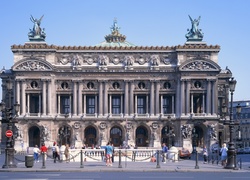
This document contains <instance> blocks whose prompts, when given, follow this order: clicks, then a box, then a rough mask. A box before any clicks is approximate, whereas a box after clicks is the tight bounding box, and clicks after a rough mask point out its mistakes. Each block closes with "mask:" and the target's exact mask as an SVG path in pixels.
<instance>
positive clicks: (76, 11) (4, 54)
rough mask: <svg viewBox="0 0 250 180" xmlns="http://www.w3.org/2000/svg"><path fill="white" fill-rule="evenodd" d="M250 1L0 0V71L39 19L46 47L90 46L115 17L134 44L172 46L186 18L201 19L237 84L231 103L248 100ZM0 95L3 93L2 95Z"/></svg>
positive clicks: (182, 35)
mask: <svg viewBox="0 0 250 180" xmlns="http://www.w3.org/2000/svg"><path fill="white" fill-rule="evenodd" d="M249 7H250V1H248V0H231V1H228V0H209V1H205V0H204V1H202V0H174V1H173V0H123V1H122V0H91V1H88V0H43V1H34V0H32V1H31V0H25V1H20V0H8V1H0V22H1V30H0V68H2V67H3V66H5V68H7V69H8V68H10V67H11V66H12V65H13V54H12V52H11V49H10V46H11V45H14V44H24V43H25V42H27V41H28V36H27V34H28V32H29V29H30V28H32V26H33V23H32V22H31V21H30V15H32V16H33V17H34V18H40V17H41V16H42V15H44V18H43V20H42V24H41V27H42V28H45V31H46V34H47V37H46V42H47V44H55V45H60V46H62V45H67V46H74V45H76V46H94V45H96V44H98V43H100V42H101V41H103V40H104V36H105V35H107V34H109V33H110V27H111V25H112V23H113V19H114V18H117V21H118V26H120V27H121V29H120V32H121V33H122V34H124V35H126V36H127V41H129V42H131V43H133V44H135V45H138V46H175V45H183V44H184V43H185V42H186V38H185V34H186V33H187V29H188V28H190V27H191V23H190V20H189V18H188V15H190V16H191V17H192V18H193V19H195V18H198V17H199V16H201V21H200V25H199V28H200V29H202V31H203V33H204V38H203V41H205V42H206V43H207V44H208V45H220V46H221V51H220V53H219V65H220V66H221V68H222V69H225V68H226V66H228V68H229V69H230V70H231V71H232V72H233V76H234V77H235V79H236V80H237V85H236V90H235V93H234V100H250V93H249V90H250V82H249V81H248V73H249V72H248V70H249V67H250V46H249V43H250V34H249V33H250V20H249V18H250V10H249ZM0 93H1V92H0Z"/></svg>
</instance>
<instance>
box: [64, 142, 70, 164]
mask: <svg viewBox="0 0 250 180" xmlns="http://www.w3.org/2000/svg"><path fill="white" fill-rule="evenodd" d="M64 155H65V158H66V163H68V162H69V145H68V144H66V147H65V150H64Z"/></svg>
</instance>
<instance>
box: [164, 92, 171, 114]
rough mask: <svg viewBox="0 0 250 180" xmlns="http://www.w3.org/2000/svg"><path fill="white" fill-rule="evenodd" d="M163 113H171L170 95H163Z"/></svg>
mask: <svg viewBox="0 0 250 180" xmlns="http://www.w3.org/2000/svg"><path fill="white" fill-rule="evenodd" d="M162 107H163V113H164V114H171V113H172V96H163V105H162Z"/></svg>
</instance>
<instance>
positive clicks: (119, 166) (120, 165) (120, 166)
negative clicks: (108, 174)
mask: <svg viewBox="0 0 250 180" xmlns="http://www.w3.org/2000/svg"><path fill="white" fill-rule="evenodd" d="M121 154H122V153H121V150H119V165H118V168H122V164H121Z"/></svg>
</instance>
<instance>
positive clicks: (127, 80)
mask: <svg viewBox="0 0 250 180" xmlns="http://www.w3.org/2000/svg"><path fill="white" fill-rule="evenodd" d="M43 37H44V36H43ZM44 38H45V37H44ZM199 38H200V37H199ZM194 39H195V38H194V37H193V38H192V39H191V40H190V41H189V40H187V42H186V43H185V44H184V45H177V46H171V47H169V46H164V47H158V46H156V47H155V46H154V47H152V46H151V47H147V46H145V47H144V46H143V47H142V46H135V45H133V44H131V43H129V42H127V41H126V36H124V35H122V34H120V32H119V28H118V27H117V22H116V21H114V24H113V26H112V28H111V34H110V35H107V36H106V37H105V41H104V42H102V43H100V44H98V45H96V46H78V47H77V46H56V45H48V44H47V43H46V42H45V41H42V40H43V39H42V40H41V37H40V38H39V39H37V41H36V38H34V37H33V38H32V39H30V41H29V42H27V43H25V44H24V45H13V46H12V47H11V50H12V52H13V55H14V64H13V66H12V68H11V69H10V70H2V71H1V78H2V90H3V97H2V99H3V101H5V103H6V105H9V104H11V105H13V104H14V103H15V102H17V103H19V104H20V111H19V112H18V114H17V116H16V117H15V118H16V120H18V123H16V124H15V129H16V130H15V149H20V148H23V149H26V148H27V147H33V146H34V145H36V144H38V145H40V144H41V143H42V142H45V144H46V145H47V146H51V145H52V143H53V142H55V141H57V142H58V143H59V144H70V145H71V146H75V147H77V148H80V147H82V146H83V144H87V145H89V146H91V145H106V143H107V142H109V141H110V142H112V143H113V144H114V145H115V146H116V147H119V146H124V145H125V146H126V145H129V146H137V147H160V146H161V143H163V142H165V143H167V144H168V145H169V146H170V145H175V146H178V147H183V146H184V147H187V148H192V144H193V145H195V146H199V147H201V146H203V145H207V146H208V147H209V146H211V145H212V144H214V143H215V142H220V143H221V142H223V141H224V139H226V136H227V132H226V129H225V128H224V126H223V125H222V124H220V123H219V119H220V114H221V110H220V109H221V106H222V104H224V103H226V104H228V91H229V89H228V82H229V79H230V78H231V76H232V73H231V71H230V70H229V69H225V70H222V69H221V68H220V66H219V65H218V53H219V51H220V47H219V46H218V45H207V44H206V43H205V42H203V41H200V40H198V41H195V40H194ZM9 81H10V82H12V88H11V89H10V90H9V89H7V86H6V83H7V82H9ZM4 127H5V126H4V125H3V128H4ZM194 129H195V131H194ZM4 132H5V131H4V130H3V132H2V136H3V143H4V135H3V133H4ZM194 132H195V133H194Z"/></svg>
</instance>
